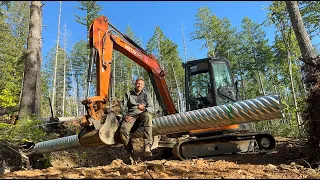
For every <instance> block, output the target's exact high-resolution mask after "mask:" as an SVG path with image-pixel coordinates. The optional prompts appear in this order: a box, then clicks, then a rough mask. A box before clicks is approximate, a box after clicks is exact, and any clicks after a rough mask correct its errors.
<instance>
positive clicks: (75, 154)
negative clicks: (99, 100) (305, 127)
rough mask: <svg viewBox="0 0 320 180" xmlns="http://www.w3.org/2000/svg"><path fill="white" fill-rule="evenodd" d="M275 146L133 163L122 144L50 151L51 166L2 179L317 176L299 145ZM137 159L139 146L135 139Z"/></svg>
mask: <svg viewBox="0 0 320 180" xmlns="http://www.w3.org/2000/svg"><path fill="white" fill-rule="evenodd" d="M276 140H277V147H276V148H275V149H273V150H271V151H270V152H267V153H264V154H235V155H224V156H214V157H208V158H199V159H190V160H184V161H180V160H173V159H160V158H157V156H158V155H157V150H155V151H154V159H151V160H143V159H142V160H141V159H138V160H137V161H136V163H135V164H133V165H131V164H130V163H129V160H128V156H127V154H126V153H125V151H124V148H123V146H122V145H119V146H118V147H94V148H80V149H73V150H68V151H60V152H53V153H50V164H51V167H49V168H46V169H32V170H20V171H13V172H5V173H4V175H3V176H0V178H2V179H31V178H32V179H51V178H53V179H65V178H67V179H83V178H98V179H101V178H103V179H125V178H130V179H145V178H147V179H172V178H174V179H199V178H202V179H249V178H250V179H262V178H263V179H276V178H280V179H304V178H308V179H309V178H316V179H319V178H320V168H319V167H318V168H315V169H312V168H311V165H310V164H309V163H308V162H307V161H305V160H303V159H301V155H302V152H303V147H302V146H301V143H302V142H301V141H297V140H294V139H289V138H281V137H276ZM134 147H135V152H136V156H137V157H140V155H141V150H142V146H141V143H140V141H139V140H135V141H134Z"/></svg>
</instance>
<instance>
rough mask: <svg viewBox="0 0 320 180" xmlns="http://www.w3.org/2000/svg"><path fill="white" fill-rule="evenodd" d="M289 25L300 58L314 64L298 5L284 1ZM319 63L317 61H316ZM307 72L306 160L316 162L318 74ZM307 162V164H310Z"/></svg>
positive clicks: (319, 115) (319, 128)
mask: <svg viewBox="0 0 320 180" xmlns="http://www.w3.org/2000/svg"><path fill="white" fill-rule="evenodd" d="M285 3H286V6H287V10H288V12H289V16H290V19H291V24H292V27H293V29H294V33H295V35H296V38H297V41H298V44H299V47H300V51H301V54H302V58H303V59H304V61H307V60H309V61H310V60H311V61H312V62H313V63H315V64H319V62H316V60H315V59H316V53H315V51H314V48H313V46H312V44H311V41H310V39H309V35H308V33H307V31H306V29H305V27H304V24H303V21H302V18H301V14H300V11H299V7H298V3H297V2H296V1H285ZM318 61H319V60H318ZM305 69H306V71H307V75H306V79H305V81H306V85H307V87H308V89H309V96H308V98H307V108H306V110H305V113H306V120H307V125H308V134H309V138H308V139H309V140H308V142H309V145H310V147H311V149H310V151H308V156H309V157H308V158H309V159H308V160H310V161H312V162H318V160H319V156H320V153H319V152H320V148H319V144H320V133H319V131H320V101H319V99H320V89H319V85H320V83H319V73H316V71H315V68H311V66H307V65H306V67H305ZM311 82H312V84H311ZM310 161H309V162H310Z"/></svg>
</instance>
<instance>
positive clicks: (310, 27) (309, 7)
mask: <svg viewBox="0 0 320 180" xmlns="http://www.w3.org/2000/svg"><path fill="white" fill-rule="evenodd" d="M298 3H299V8H300V13H301V16H302V20H303V23H304V26H305V27H306V29H307V31H308V34H309V35H310V38H313V37H317V36H319V33H320V27H319V26H320V25H319V19H320V13H319V12H320V2H319V1H298Z"/></svg>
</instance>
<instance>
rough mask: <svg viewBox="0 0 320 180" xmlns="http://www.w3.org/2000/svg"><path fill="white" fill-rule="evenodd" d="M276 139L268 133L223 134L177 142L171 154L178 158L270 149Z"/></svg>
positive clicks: (274, 144) (273, 146)
mask: <svg viewBox="0 0 320 180" xmlns="http://www.w3.org/2000/svg"><path fill="white" fill-rule="evenodd" d="M275 146H276V141H275V139H274V137H273V136H272V135H270V134H269V133H264V132H262V133H246V134H236V133H235V134H224V135H217V136H209V137H203V138H194V139H186V140H183V141H179V142H177V143H176V144H175V145H174V147H173V155H174V157H175V158H178V159H180V160H185V159H192V158H200V157H207V156H215V155H224V154H235V153H239V154H246V153H251V152H258V151H265V150H271V149H273V148H275Z"/></svg>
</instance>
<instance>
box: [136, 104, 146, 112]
mask: <svg viewBox="0 0 320 180" xmlns="http://www.w3.org/2000/svg"><path fill="white" fill-rule="evenodd" d="M138 109H139V110H140V111H144V110H145V109H146V108H145V106H144V104H138Z"/></svg>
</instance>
